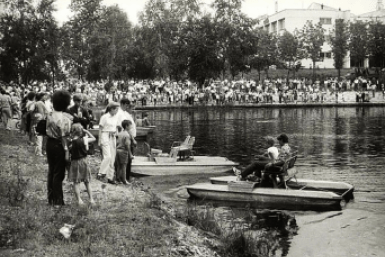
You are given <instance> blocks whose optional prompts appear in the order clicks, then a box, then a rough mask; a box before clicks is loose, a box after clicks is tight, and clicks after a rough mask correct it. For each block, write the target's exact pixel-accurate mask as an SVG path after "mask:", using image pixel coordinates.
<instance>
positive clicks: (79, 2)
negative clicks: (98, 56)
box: [62, 0, 102, 80]
mask: <svg viewBox="0 0 385 257" xmlns="http://www.w3.org/2000/svg"><path fill="white" fill-rule="evenodd" d="M101 1H102V0H95V1H88V0H73V1H71V5H70V8H71V11H72V12H73V13H74V15H73V17H72V18H71V20H70V21H69V22H66V23H65V24H64V25H63V29H64V32H63V33H65V35H66V36H65V37H64V38H65V39H66V40H65V42H64V43H63V50H62V52H63V60H64V61H65V64H66V68H67V69H68V70H70V73H71V74H73V75H77V76H78V78H79V79H81V80H82V79H83V78H84V75H87V71H89V65H90V63H91V57H90V53H91V49H92V48H91V45H90V42H91V41H92V40H93V35H95V34H96V35H97V33H98V23H99V20H100V14H101V11H102V6H101Z"/></svg>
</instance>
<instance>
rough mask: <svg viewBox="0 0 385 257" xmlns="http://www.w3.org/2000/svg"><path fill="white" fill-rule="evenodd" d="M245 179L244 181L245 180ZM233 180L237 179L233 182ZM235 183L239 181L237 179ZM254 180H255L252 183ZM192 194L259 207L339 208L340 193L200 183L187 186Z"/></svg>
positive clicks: (288, 208) (324, 209)
mask: <svg viewBox="0 0 385 257" xmlns="http://www.w3.org/2000/svg"><path fill="white" fill-rule="evenodd" d="M242 182H243V181H242ZM233 183H234V182H233ZM234 184H236V183H234ZM253 184H255V183H253ZM186 189H187V192H188V193H189V194H190V196H192V197H193V198H198V199H203V200H212V201H221V202H229V203H231V202H236V203H238V204H240V203H245V204H249V205H250V207H252V208H258V209H282V210H315V211H330V210H340V209H341V201H342V200H343V199H342V197H341V195H338V194H336V193H333V192H325V191H306V190H286V189H277V188H263V187H251V188H250V190H247V191H244V190H237V189H235V187H234V188H231V187H230V185H221V184H211V183H197V184H194V185H189V186H186Z"/></svg>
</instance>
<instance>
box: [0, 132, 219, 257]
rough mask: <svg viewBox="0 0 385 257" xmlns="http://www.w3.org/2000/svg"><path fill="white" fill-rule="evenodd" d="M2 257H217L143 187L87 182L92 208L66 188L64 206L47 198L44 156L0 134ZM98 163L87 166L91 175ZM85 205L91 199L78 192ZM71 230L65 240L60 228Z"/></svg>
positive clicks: (13, 135)
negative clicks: (80, 203) (79, 203)
mask: <svg viewBox="0 0 385 257" xmlns="http://www.w3.org/2000/svg"><path fill="white" fill-rule="evenodd" d="M0 144H1V150H0V163H1V173H0V183H1V185H2V186H1V187H0V212H1V215H0V255H1V256H28V257H29V256H181V255H184V256H215V254H216V253H214V251H212V250H210V249H209V247H208V243H207V241H206V239H205V238H204V237H202V236H201V235H200V234H199V232H198V231H197V230H196V229H194V228H192V227H190V226H187V225H184V224H183V223H180V222H178V221H176V220H175V219H174V218H173V217H172V216H171V215H170V214H169V213H167V212H165V211H164V210H162V209H161V208H160V205H161V202H160V200H159V198H157V196H156V195H154V194H153V193H151V191H150V189H148V188H146V186H144V185H142V184H141V183H134V184H133V185H132V186H130V187H123V186H113V185H108V184H103V183H101V182H99V181H97V180H94V181H92V183H91V187H92V189H93V192H94V197H95V200H96V202H97V205H96V206H93V207H91V206H88V205H86V206H84V207H79V206H77V205H76V204H75V203H74V198H73V194H72V188H71V185H70V184H69V183H64V195H65V202H66V205H65V206H63V207H62V208H61V209H54V208H52V207H50V206H49V205H48V204H47V200H46V194H47V192H46V174H47V169H48V166H47V164H46V161H45V157H35V156H34V155H33V154H32V153H33V149H32V147H27V146H26V145H27V144H26V140H25V138H24V137H22V136H21V135H18V134H17V133H16V132H14V131H12V132H6V131H5V130H1V131H0ZM97 158H98V157H93V158H91V160H90V163H91V169H92V173H93V177H94V173H95V172H96V169H97V167H98V163H99V161H98V160H97ZM82 198H83V199H84V200H85V202H86V203H88V201H87V200H88V197H87V195H86V193H85V192H82ZM64 224H71V225H74V226H75V228H74V230H73V232H72V235H71V237H70V238H69V239H65V238H64V237H63V236H62V235H61V234H60V233H59V229H60V228H61V227H63V226H64Z"/></svg>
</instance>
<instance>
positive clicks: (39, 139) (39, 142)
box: [35, 136, 43, 155]
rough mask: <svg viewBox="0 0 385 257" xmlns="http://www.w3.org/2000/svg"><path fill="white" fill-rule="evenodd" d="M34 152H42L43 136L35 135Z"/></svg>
mask: <svg viewBox="0 0 385 257" xmlns="http://www.w3.org/2000/svg"><path fill="white" fill-rule="evenodd" d="M35 154H40V155H41V154H43V136H36V147H35Z"/></svg>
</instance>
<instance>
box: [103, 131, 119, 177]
mask: <svg viewBox="0 0 385 257" xmlns="http://www.w3.org/2000/svg"><path fill="white" fill-rule="evenodd" d="M100 147H101V148H102V154H103V160H102V163H100V168H99V175H106V177H107V179H109V180H113V179H114V173H115V168H114V164H115V156H116V137H115V136H110V135H109V134H108V133H101V136H100Z"/></svg>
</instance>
